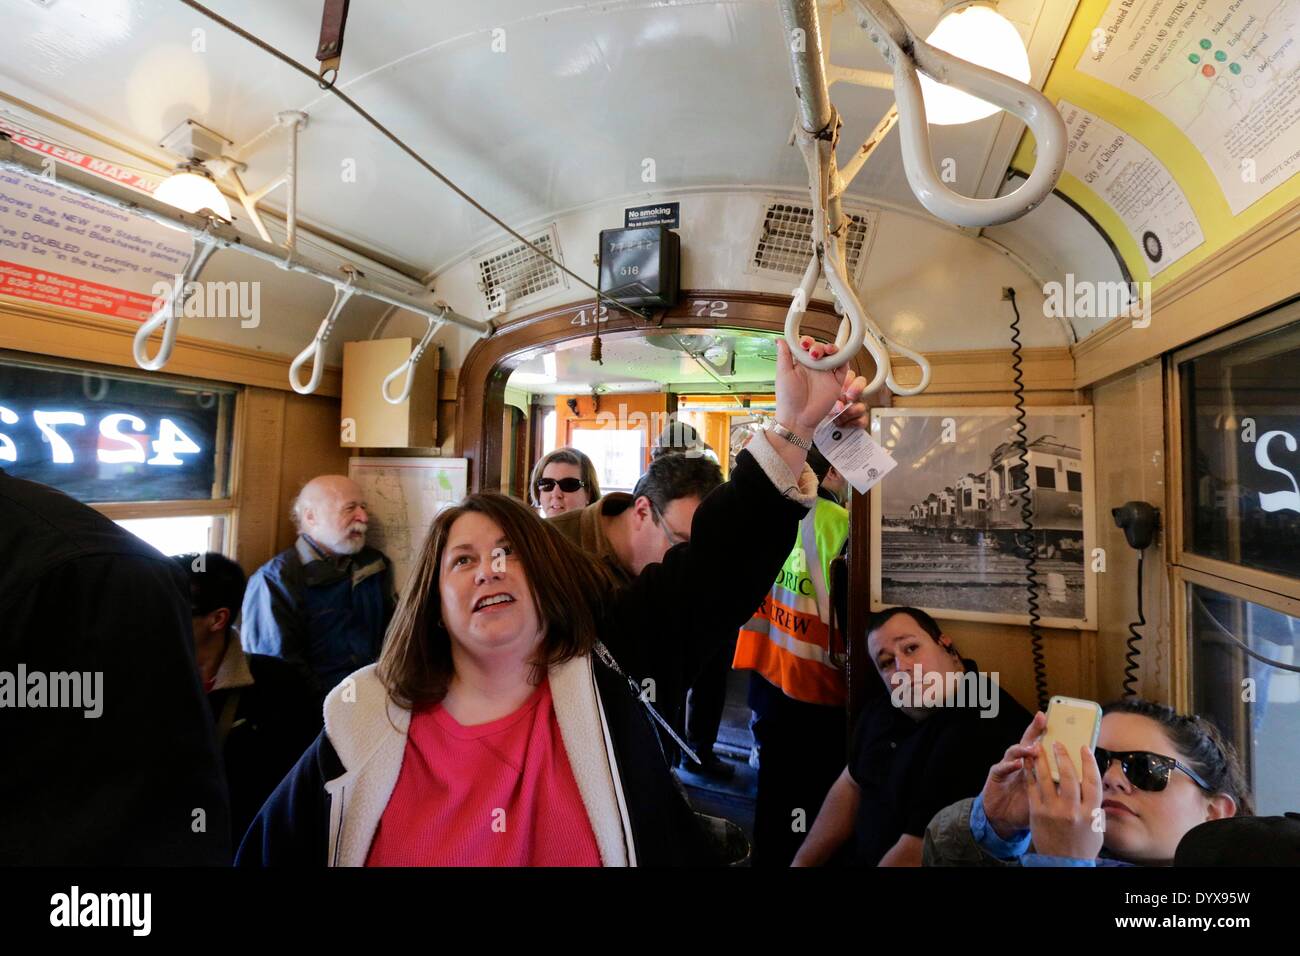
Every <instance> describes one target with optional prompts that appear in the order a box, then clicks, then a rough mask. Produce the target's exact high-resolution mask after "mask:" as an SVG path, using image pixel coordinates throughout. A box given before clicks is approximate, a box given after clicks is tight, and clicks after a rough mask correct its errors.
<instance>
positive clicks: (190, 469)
mask: <svg viewBox="0 0 1300 956" xmlns="http://www.w3.org/2000/svg"><path fill="white" fill-rule="evenodd" d="M234 396H235V391H234V389H231V388H220V387H210V386H207V385H196V384H188V383H178V382H167V381H159V380H158V379H154V378H151V379H147V380H146V379H144V378H142V377H135V376H130V375H119V374H116V373H110V372H102V371H98V370H94V369H89V368H86V369H81V368H70V367H63V366H56V365H41V364H36V363H30V362H25V361H23V360H19V359H10V358H8V357H0V467H3V468H4V469H5V470H6V471H8V472H9V473H10V474H12V475H14V476H16V477H18V478H27V479H29V480H31V481H39V482H41V483H42V484H46V485H50V486H51V487H54V488H58V489H59V490H60V491H62V492H64V493H65V494H68V495H71V496H72V497H73V498H76V499H78V500H80V501H85V502H90V503H99V502H127V501H130V502H142V501H202V500H212V499H221V498H225V497H226V496H227V495H228V494H229V480H230V434H231V423H232V420H233V411H234Z"/></svg>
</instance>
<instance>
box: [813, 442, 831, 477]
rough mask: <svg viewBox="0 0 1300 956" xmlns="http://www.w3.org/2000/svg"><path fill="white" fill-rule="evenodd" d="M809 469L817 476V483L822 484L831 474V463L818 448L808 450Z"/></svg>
mask: <svg viewBox="0 0 1300 956" xmlns="http://www.w3.org/2000/svg"><path fill="white" fill-rule="evenodd" d="M808 467H809V468H811V469H812V473H813V474H814V475H816V476H817V483H818V484H821V483H822V482H823V481H825V480H826V476H827V475H828V474H830V470H831V463H830V462H829V461H827V460H826V456H825V455H823V454H822V453H821V452H820V451H818V450H817V448H816V446H814V447H812V448H809V449H808Z"/></svg>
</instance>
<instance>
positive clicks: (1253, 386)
mask: <svg viewBox="0 0 1300 956" xmlns="http://www.w3.org/2000/svg"><path fill="white" fill-rule="evenodd" d="M1297 363H1300V323H1292V324H1290V325H1287V326H1284V327H1282V328H1276V329H1273V330H1272V331H1268V332H1263V333H1261V334H1258V335H1253V336H1250V337H1248V338H1243V339H1239V340H1238V341H1235V342H1233V343H1232V344H1229V345H1226V346H1224V347H1222V348H1218V349H1214V350H1212V351H1207V352H1204V353H1203V354H1200V355H1197V356H1195V357H1193V358H1190V359H1188V360H1186V361H1183V362H1181V363H1180V364H1179V366H1178V372H1179V379H1180V382H1181V398H1182V406H1183V407H1182V421H1183V488H1184V492H1183V501H1184V519H1183V525H1184V527H1183V547H1184V549H1185V550H1186V551H1188V552H1190V553H1192V554H1195V555H1201V556H1203V557H1206V558H1211V559H1215V560H1218V561H1224V562H1229V563H1231V564H1235V565H1241V566H1244V567H1247V568H1254V569H1258V570H1261V571H1267V572H1272V573H1274V574H1282V575H1287V576H1289V577H1300V550H1297V549H1296V548H1294V547H1291V546H1289V542H1294V541H1295V540H1296V537H1297V535H1298V534H1300V484H1297V480H1298V479H1297V476H1300V449H1298V448H1297V441H1298V440H1300V381H1298V380H1297V379H1296V377H1295V369H1296V367H1297Z"/></svg>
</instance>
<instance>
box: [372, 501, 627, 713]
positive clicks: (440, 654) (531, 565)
mask: <svg viewBox="0 0 1300 956" xmlns="http://www.w3.org/2000/svg"><path fill="white" fill-rule="evenodd" d="M467 514H481V515H483V516H484V517H485V518H488V519H489V520H491V521H492V522H494V523H495V524H496V525H497V526H499V527H500V528H501V531H502V533H503V534H504V536H505V537H506V539H507V540H508V541H509V542H510V546H511V548H512V549H513V550H514V553H515V554H517V555H518V556H519V560H520V562H521V563H522V565H523V569H524V576H525V577H526V578H527V580H528V591H529V594H530V595H531V596H532V599H533V605H534V607H536V608H537V617H538V621H539V623H540V624H541V627H542V630H543V632H544V636H543V638H542V642H541V645H540V647H539V648H538V651H537V656H536V657H535V658H534V659H533V661H532V664H533V668H534V671H533V680H534V682H535V683H536V682H540V681H541V678H542V676H543V675H544V674H545V670H546V668H548V667H550V666H552V665H555V664H560V663H563V662H564V661H566V660H569V659H570V658H573V657H577V656H579V655H582V654H585V653H587V652H588V651H590V650H591V649H592V647H593V646H595V643H596V622H597V621H598V620H599V615H600V608H601V602H602V600H603V596H604V595H606V594H608V593H609V592H610V591H611V590H612V589H613V588H614V586H615V585H614V582H613V580H612V575H611V574H610V572H609V570H608V569H607V568H606V567H605V566H604V564H603V563H602V562H600V561H598V560H597V559H595V558H593V557H591V556H589V555H587V554H586V553H585V552H583V551H582V550H580V549H579V548H578V546H577V545H575V544H573V543H572V542H570V541H569V540H568V539H567V538H565V537H564V535H562V534H561V533H560V532H558V531H556V530H555V528H554V527H553V526H552V525H550V524H548V523H547V522H546V521H544V520H542V519H541V518H539V517H538V516H537V515H536V514H535V513H534V512H532V511H530V510H529V509H528V508H527V507H526V506H525V505H524V504H523V503H522V502H519V501H516V500H514V499H513V498H509V497H507V496H505V495H501V494H496V493H495V492H485V493H481V494H473V495H469V496H467V497H466V498H464V499H462V500H461V502H460V503H459V504H457V505H454V506H452V507H450V508H445V509H444V510H442V511H441V512H439V513H438V516H437V517H436V518H434V519H433V525H432V527H431V528H430V529H429V537H428V539H427V540H426V541H425V543H424V547H423V549H422V550H421V551H420V556H419V558H418V559H417V561H416V564H415V568H414V570H413V571H412V572H411V578H410V580H409V581H408V582H407V585H406V590H405V591H404V592H403V594H402V597H401V600H400V601H399V603H398V605H397V611H396V613H395V614H394V615H393V622H392V624H390V625H389V627H388V634H387V636H386V638H385V640H384V649H383V652H382V653H381V654H380V657H379V668H378V671H379V677H380V679H381V680H382V681H383V682H384V686H385V687H386V688H387V689H388V692H389V694H390V695H391V696H392V697H393V698H394V700H396V701H397V702H398V703H400V704H402V705H403V706H406V707H411V708H419V707H423V706H427V705H431V704H436V703H438V702H439V701H441V700H442V699H443V698H444V697H445V696H446V695H447V688H448V686H449V685H450V684H451V678H452V674H453V665H452V658H451V634H450V633H448V631H447V629H446V626H445V625H444V624H443V621H442V592H441V590H440V588H439V582H440V579H441V575H442V555H443V551H444V550H445V549H446V546H447V539H448V537H449V536H450V534H451V529H452V526H453V525H454V524H455V523H456V521H457V520H458V519H460V518H461V517H462V516H464V515H467Z"/></svg>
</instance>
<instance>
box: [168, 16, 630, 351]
mask: <svg viewBox="0 0 1300 956" xmlns="http://www.w3.org/2000/svg"><path fill="white" fill-rule="evenodd" d="M180 2H181V3H183V4H184V5H185V6H187V7H189V8H190V9H191V10H193V11H194V12H196V13H198V14H201V15H202V16H205V17H207V18H208V19H209V20H211V21H212V22H213V23H216V24H219V25H220V26H222V27H225V28H226V29H227V30H229V31H230V32H232V33H234V34H235V35H236V36H238V37H240V38H241V39H244V40H247V41H248V42H249V43H251V44H253V45H254V46H256V47H257V48H258V49H260V50H262V51H263V52H265V53H269V54H270V55H271V56H273V57H275V58H276V59H277V60H279V61H280V62H281V63H283V64H285V65H286V66H288V67H290V68H291V69H294V70H297V71H298V72H299V73H301V74H302V75H303V76H305V77H307V78H308V79H310V80H311V81H312V82H313V83H316V84H317V85H319V84H320V76H319V74H318V73H317V72H316V71H314V70H312V69H310V68H308V67H307V66H304V65H303V64H301V63H299V62H298V61H297V60H295V59H294V58H293V57H291V56H289V54H287V53H285V52H284V51H282V50H280V49H279V48H278V47H276V46H274V45H273V44H271V43H268V42H267V41H266V40H263V39H262V38H261V37H259V36H257V35H255V34H253V33H250V32H249V31H248V30H245V29H244V28H243V27H241V26H239V24H237V23H234V22H232V21H230V20H227V19H226V18H225V17H223V16H221V14H219V13H217V12H216V11H215V10H210V9H208V8H207V7H205V6H204V5H203V4H201V3H199V2H198V0H180ZM327 92H329V93H332V94H333V95H334V96H337V97H338V98H339V100H340V101H341V102H342V103H343V104H344V105H346V106H347V107H348V108H349V109H351V110H352V111H353V112H354V113H356V114H357V115H358V116H360V117H361V118H362V119H363V120H365V121H366V122H367V123H369V124H370V126H372V127H373V128H374V129H375V130H376V131H377V132H378V133H380V134H381V135H382V136H383V137H384V138H386V139H387V140H388V141H389V142H391V143H392V144H393V145H394V146H396V147H397V148H398V149H400V150H401V151H402V152H404V153H406V155H407V156H409V157H411V159H413V160H415V162H416V163H418V164H419V165H420V166H421V167H423V168H424V169H425V170H427V171H428V172H430V173H432V174H433V175H434V176H435V177H436V178H437V179H438V180H440V181H441V182H442V184H443V185H444V186H446V187H447V188H448V189H450V190H451V191H452V192H454V193H455V194H456V195H457V196H459V197H460V198H461V199H463V200H465V202H467V203H469V204H470V205H471V206H473V207H474V208H475V209H477V210H478V211H479V212H480V213H482V214H483V215H484V216H486V217H487V218H488V219H490V220H492V222H493V223H495V224H496V225H498V226H500V227H501V228H502V229H504V230H505V231H506V232H507V233H509V234H510V235H511V236H513V237H514V238H515V239H518V240H519V241H520V242H522V243H523V244H524V245H525V246H527V247H528V248H529V249H531V250H532V251H533V252H534V253H535V254H536V255H538V256H540V257H541V258H543V259H545V260H546V261H547V262H549V263H551V265H553V266H555V267H556V268H557V269H559V270H560V271H561V272H563V273H564V274H565V275H567V276H569V277H570V278H571V279H573V280H574V281H575V282H578V283H580V284H582V285H583V286H585V287H586V288H588V289H590V290H591V291H592V292H594V293H596V301H597V303H600V302H609V303H612V304H613V305H615V306H616V307H618V308H620V309H622V310H623V311H624V312H628V313H630V314H631V315H634V316H636V317H637V318H638V319H646V318H648V316H647V314H646V313H644V312H642V311H641V310H639V309H636V308H634V307H632V306H630V305H626V304H624V303H623V302H621V301H619V299H618V298H617V297H615V296H611V295H607V294H605V293H604V292H601V291H600V289H599V288H598V287H597V286H594V285H592V284H591V283H590V282H588V281H587V280H586V279H584V278H583V277H582V276H580V275H578V274H577V273H576V272H574V271H573V270H572V269H569V268H568V267H567V266H565V265H564V263H562V262H560V261H559V260H558V259H556V258H554V257H553V256H551V255H549V254H547V253H546V252H544V251H543V250H542V249H541V248H540V247H539V246H538V245H536V244H535V243H533V242H531V241H530V240H529V239H527V238H525V237H524V236H523V235H521V234H520V233H519V232H517V231H515V230H514V229H513V228H511V227H510V225H508V224H507V223H506V222H505V220H503V219H502V218H501V217H500V216H497V215H496V214H495V213H493V212H492V211H491V210H490V209H488V208H487V207H485V206H484V205H483V204H482V203H480V202H479V201H478V200H476V199H475V198H474V197H473V196H471V195H470V194H469V193H467V192H465V190H463V189H461V188H460V186H458V185H456V183H454V182H453V181H452V180H451V179H450V178H449V177H448V176H447V175H446V174H444V173H443V172H441V171H440V170H439V169H438V168H437V167H436V166H434V165H433V164H432V163H430V162H429V161H428V160H427V159H425V158H424V157H423V156H421V155H420V154H419V153H418V152H416V151H415V150H414V149H413V148H412V147H410V146H408V145H407V144H406V142H405V141H404V140H403V139H402V138H401V137H399V136H398V135H397V134H396V133H394V132H393V131H392V130H390V129H389V128H388V127H387V126H385V125H384V124H383V123H381V122H380V121H379V120H377V119H375V118H374V117H373V116H371V115H370V113H369V112H367V111H366V109H365V108H364V107H362V106H361V104H359V103H358V102H357V101H356V100H354V99H353V98H352V97H350V96H348V95H347V94H346V93H344V92H343V91H342V90H340V89H339V88H338V87H337V86H335V85H331V86H330V87H329V88H328V90H327ZM597 332H599V327H597Z"/></svg>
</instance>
